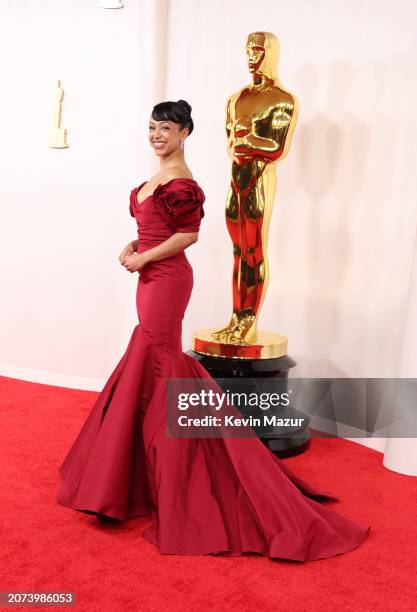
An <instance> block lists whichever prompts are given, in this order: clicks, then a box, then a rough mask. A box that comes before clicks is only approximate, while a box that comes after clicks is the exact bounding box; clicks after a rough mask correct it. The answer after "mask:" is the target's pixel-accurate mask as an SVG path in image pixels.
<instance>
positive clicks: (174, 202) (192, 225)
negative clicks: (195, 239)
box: [153, 179, 206, 232]
mask: <svg viewBox="0 0 417 612" xmlns="http://www.w3.org/2000/svg"><path fill="white" fill-rule="evenodd" d="M153 197H154V202H155V206H156V208H157V209H158V211H159V213H160V214H161V216H162V218H163V219H164V221H165V222H166V223H167V224H168V225H170V226H171V227H173V228H174V229H175V231H177V232H198V230H199V229H200V223H201V219H202V218H203V217H204V209H203V203H204V201H205V199H206V198H205V195H204V192H203V190H202V189H201V187H200V186H199V185H198V184H197V182H196V181H194V180H192V179H175V180H174V181H171V182H168V183H165V184H163V185H158V187H157V188H156V189H155V191H154V193H153Z"/></svg>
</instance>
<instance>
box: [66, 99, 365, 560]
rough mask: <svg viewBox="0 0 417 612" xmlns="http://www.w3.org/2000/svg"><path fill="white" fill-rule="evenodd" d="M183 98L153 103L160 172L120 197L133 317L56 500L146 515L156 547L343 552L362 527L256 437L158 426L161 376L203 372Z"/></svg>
mask: <svg viewBox="0 0 417 612" xmlns="http://www.w3.org/2000/svg"><path fill="white" fill-rule="evenodd" d="M190 113H191V107H190V105H189V104H188V103H187V102H186V101H184V100H178V102H163V103H161V104H157V105H156V106H155V107H154V109H153V111H152V114H151V118H150V124H149V130H150V134H149V141H150V144H151V146H152V147H153V149H154V151H155V153H156V155H157V156H158V157H159V160H160V171H159V172H158V173H157V174H156V175H155V176H154V177H153V178H152V179H151V180H150V181H147V182H143V183H141V184H140V185H139V186H138V187H136V188H134V189H133V190H132V192H131V194H130V214H131V215H132V216H133V217H135V219H136V221H137V225H138V232H139V240H134V241H132V242H130V243H129V244H128V245H127V246H126V247H125V249H124V250H123V251H122V253H121V254H120V258H119V259H120V262H121V264H122V265H123V266H124V267H125V268H126V270H128V271H129V272H136V271H138V272H140V274H139V281H138V287H137V312H138V317H139V324H138V325H136V327H135V328H134V330H133V333H132V336H131V338H130V341H129V344H128V346H127V349H126V352H125V354H124V355H123V357H122V358H121V360H120V361H119V363H118V364H117V366H116V368H115V370H114V371H113V373H112V374H111V376H110V378H109V380H108V381H107V383H106V385H105V386H104V388H103V390H102V392H101V393H100V395H99V397H98V399H97V401H96V403H95V404H94V406H93V409H92V411H91V412H90V415H89V416H88V418H87V420H86V422H85V424H84V426H83V428H82V429H81V431H80V433H79V434H78V437H77V438H76V440H75V442H74V444H73V446H72V448H71V449H70V451H69V453H68V455H67V457H66V459H65V461H64V462H63V464H62V465H61V467H60V473H61V475H62V477H63V482H62V486H61V488H60V491H59V494H58V498H57V501H58V502H59V503H61V504H63V505H66V506H69V507H71V508H74V509H76V510H78V511H81V512H86V513H90V514H95V515H97V516H98V517H99V518H101V519H102V520H112V519H113V520H114V519H118V520H123V519H131V518H134V517H138V516H144V515H147V516H150V517H151V522H150V525H149V526H148V527H147V529H146V530H145V532H144V534H143V536H144V537H145V538H146V539H147V540H148V541H150V542H152V543H153V544H155V545H156V546H157V547H158V549H159V551H160V552H161V553H166V554H194V555H200V554H209V553H213V554H224V555H228V556H231V555H242V554H243V553H245V552H256V553H260V554H263V555H266V556H268V557H270V558H284V559H292V560H298V561H310V560H313V559H320V558H326V557H332V556H334V555H337V554H340V553H343V552H348V551H350V550H352V549H353V548H355V547H356V546H358V545H359V544H360V543H361V542H362V540H363V539H364V538H365V536H366V534H367V532H368V530H369V527H367V526H365V525H360V524H358V523H355V522H354V521H352V520H351V519H348V518H346V517H343V516H341V515H340V514H338V513H337V512H334V511H332V510H330V509H329V508H326V507H325V506H323V504H322V503H319V500H320V501H321V502H323V501H326V500H333V501H337V499H338V498H337V497H335V496H333V495H331V494H329V493H325V492H322V491H319V490H318V489H316V488H315V487H313V486H312V485H310V484H308V483H307V482H305V481H304V480H302V479H301V478H299V477H297V476H295V475H294V474H293V473H292V472H291V471H290V470H289V469H288V467H286V465H285V463H284V462H282V461H281V460H279V459H278V458H277V457H276V456H275V455H274V454H273V453H272V452H271V451H270V450H269V449H268V448H267V447H266V446H265V445H264V444H263V443H262V442H261V441H260V440H259V439H258V438H257V437H256V436H253V437H252V438H227V437H220V438H194V439H193V438H191V439H190V438H175V437H167V435H166V431H165V425H166V424H165V382H166V380H167V379H178V378H188V379H205V381H206V382H208V383H209V384H210V385H212V386H213V388H214V389H217V390H218V391H221V388H220V387H217V386H216V383H215V381H214V379H212V378H211V376H210V374H209V373H208V372H207V370H206V369H205V368H204V367H203V366H202V365H201V364H200V363H199V362H197V361H196V360H195V359H193V358H192V357H191V356H189V355H187V354H186V353H183V352H182V342H181V327H182V320H183V317H184V312H185V309H186V307H187V304H188V302H189V299H190V295H191V291H192V287H193V271H192V268H191V266H190V264H189V262H188V259H187V257H186V255H185V253H184V250H185V249H186V248H187V247H188V246H190V245H191V244H193V243H195V242H196V240H197V237H198V231H199V227H200V222H201V219H202V218H203V216H204V211H203V203H204V201H205V196H204V193H203V191H202V189H201V187H200V186H199V185H198V183H197V182H196V181H195V180H194V179H193V178H192V175H191V172H190V170H189V168H188V166H187V164H186V163H185V160H184V152H183V149H184V140H185V138H186V137H187V136H188V135H189V134H191V132H192V130H193V121H192V118H191V114H190Z"/></svg>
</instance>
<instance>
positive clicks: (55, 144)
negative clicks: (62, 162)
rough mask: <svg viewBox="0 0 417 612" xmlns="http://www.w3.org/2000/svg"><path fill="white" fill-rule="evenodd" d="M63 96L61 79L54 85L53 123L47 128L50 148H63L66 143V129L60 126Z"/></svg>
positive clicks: (66, 145)
mask: <svg viewBox="0 0 417 612" xmlns="http://www.w3.org/2000/svg"><path fill="white" fill-rule="evenodd" d="M63 97H64V90H63V89H62V87H61V81H58V82H57V85H56V87H55V110H54V125H53V127H52V128H51V129H50V130H49V137H48V147H51V148H52V149H65V148H66V147H68V144H67V130H65V129H64V128H61V127H60V124H61V106H62V99H63Z"/></svg>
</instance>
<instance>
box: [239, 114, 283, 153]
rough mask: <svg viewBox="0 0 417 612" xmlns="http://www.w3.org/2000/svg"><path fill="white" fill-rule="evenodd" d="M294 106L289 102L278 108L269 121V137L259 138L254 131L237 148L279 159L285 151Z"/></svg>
mask: <svg viewBox="0 0 417 612" xmlns="http://www.w3.org/2000/svg"><path fill="white" fill-rule="evenodd" d="M293 112H294V106H293V105H292V104H289V103H287V102H285V103H281V104H279V105H278V106H277V108H276V109H275V111H274V112H273V114H272V117H271V118H270V120H269V130H268V131H269V137H265V136H258V135H257V134H256V133H255V132H254V131H252V132H251V133H250V134H247V135H246V136H244V137H243V138H242V139H240V141H239V143H236V145H235V146H238V147H239V148H243V149H244V148H247V149H248V150H249V151H251V152H259V153H265V154H267V157H268V158H270V159H277V158H278V157H280V155H281V154H282V152H283V150H284V145H285V139H286V135H287V133H288V128H289V126H290V123H291V120H292V116H293Z"/></svg>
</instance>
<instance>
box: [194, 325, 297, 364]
mask: <svg viewBox="0 0 417 612" xmlns="http://www.w3.org/2000/svg"><path fill="white" fill-rule="evenodd" d="M216 329H217V328H215V327H208V328H206V329H199V330H197V331H195V332H194V333H193V337H192V349H193V351H195V352H196V353H200V354H201V355H211V356H213V357H223V358H227V359H274V358H275V357H283V356H284V355H286V354H287V338H286V336H283V335H282V334H277V333H275V332H268V331H258V332H257V335H256V341H255V342H243V343H231V342H221V341H219V340H215V339H214V338H212V337H211V333H212V332H214V331H216Z"/></svg>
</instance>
